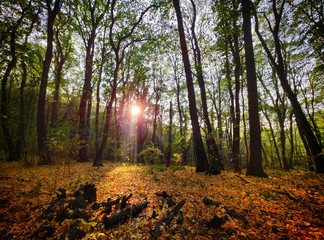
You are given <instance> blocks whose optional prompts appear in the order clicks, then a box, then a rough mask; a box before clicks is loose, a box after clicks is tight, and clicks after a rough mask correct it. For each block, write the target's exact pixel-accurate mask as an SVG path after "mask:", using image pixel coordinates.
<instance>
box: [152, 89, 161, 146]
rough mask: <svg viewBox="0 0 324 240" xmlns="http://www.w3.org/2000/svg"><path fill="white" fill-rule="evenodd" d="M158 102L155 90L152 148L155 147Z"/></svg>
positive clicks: (158, 96)
mask: <svg viewBox="0 0 324 240" xmlns="http://www.w3.org/2000/svg"><path fill="white" fill-rule="evenodd" d="M159 100H160V95H159V93H157V90H155V104H154V120H153V133H152V143H153V146H155V145H156V143H155V142H156V139H155V138H156V127H157V116H158V114H159Z"/></svg>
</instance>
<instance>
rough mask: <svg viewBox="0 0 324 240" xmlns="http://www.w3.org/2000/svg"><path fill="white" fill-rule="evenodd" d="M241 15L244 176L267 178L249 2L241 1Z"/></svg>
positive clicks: (247, 0)
mask: <svg viewBox="0 0 324 240" xmlns="http://www.w3.org/2000/svg"><path fill="white" fill-rule="evenodd" d="M242 15H243V32H244V47H245V64H246V79H247V87H248V103H249V126H250V159H249V163H248V168H247V171H246V175H253V176H256V177H268V176H267V174H266V173H265V172H264V171H263V168H262V153H261V130H260V117H259V106H258V103H259V101H258V90H257V80H256V71H255V62H254V53H253V42H252V34H251V18H250V1H249V0H242Z"/></svg>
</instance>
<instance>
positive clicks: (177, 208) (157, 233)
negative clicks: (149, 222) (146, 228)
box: [151, 199, 186, 238]
mask: <svg viewBox="0 0 324 240" xmlns="http://www.w3.org/2000/svg"><path fill="white" fill-rule="evenodd" d="M185 202H186V199H183V200H182V201H180V202H179V203H178V204H177V205H176V206H175V207H174V208H173V209H172V210H171V211H169V212H167V214H166V215H164V216H163V218H162V219H161V220H160V221H159V222H158V224H157V225H156V226H155V228H154V230H153V231H151V234H152V236H154V237H155V238H159V237H160V236H161V229H160V228H161V225H165V226H169V225H170V223H171V221H172V219H173V218H174V216H175V215H177V213H178V212H179V211H180V209H181V208H182V207H183V205H184V204H185Z"/></svg>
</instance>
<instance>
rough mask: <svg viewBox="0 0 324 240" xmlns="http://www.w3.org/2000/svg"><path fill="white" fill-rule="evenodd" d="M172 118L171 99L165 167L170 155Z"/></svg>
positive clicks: (169, 161) (168, 162)
mask: <svg viewBox="0 0 324 240" xmlns="http://www.w3.org/2000/svg"><path fill="white" fill-rule="evenodd" d="M172 118H173V110H172V101H170V110H169V136H168V152H167V156H166V166H167V167H169V166H170V163H171V157H172Z"/></svg>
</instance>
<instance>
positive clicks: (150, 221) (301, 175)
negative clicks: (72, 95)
mask: <svg viewBox="0 0 324 240" xmlns="http://www.w3.org/2000/svg"><path fill="white" fill-rule="evenodd" d="M0 168H1V172H0V238H1V239H30V238H35V239H38V238H45V237H44V236H47V235H46V234H48V233H47V232H46V229H44V232H42V231H40V230H39V229H40V227H41V226H42V224H44V221H45V220H43V219H41V218H40V216H41V215H42V213H43V211H44V210H45V209H46V208H47V207H48V205H49V203H50V202H51V200H52V199H53V198H54V197H55V195H56V194H55V191H57V190H58V189H59V188H64V189H66V190H67V193H72V192H73V191H75V190H76V189H77V188H78V187H79V186H80V185H81V184H85V183H87V182H88V183H93V184H95V185H96V188H97V201H98V202H104V201H107V199H108V198H111V199H116V198H121V197H123V196H125V195H126V196H128V195H129V194H131V193H132V197H131V198H130V199H129V201H128V202H129V203H131V204H138V203H140V202H142V201H144V200H147V202H148V206H147V208H145V209H144V211H143V212H142V213H141V214H140V215H139V216H138V217H136V218H131V219H129V220H128V221H127V222H124V223H121V224H119V225H118V226H117V227H115V228H113V229H109V230H105V228H104V226H103V223H102V219H103V218H104V217H105V215H104V214H102V212H101V211H100V209H98V211H97V212H94V214H93V217H92V218H91V219H90V220H89V221H85V220H83V219H67V220H65V221H63V222H62V223H57V222H55V221H51V222H49V223H48V222H47V224H50V225H51V226H52V227H53V229H55V232H53V233H51V236H52V237H51V238H53V239H60V237H61V236H64V233H65V232H66V231H68V229H70V228H71V226H73V224H74V223H75V222H76V221H79V223H80V224H79V225H78V228H80V229H82V230H83V231H85V232H86V236H85V237H84V239H153V236H152V235H151V231H152V230H154V228H155V226H156V225H157V224H158V222H159V221H160V220H161V219H162V218H163V216H164V215H165V214H166V213H167V212H168V211H170V210H171V209H172V208H170V206H168V203H167V202H166V201H165V200H164V199H163V198H162V197H161V196H159V194H157V193H162V192H163V191H165V192H166V193H167V194H168V195H170V196H171V197H172V200H173V201H174V202H176V203H178V202H180V201H181V200H183V199H186V202H185V204H184V205H183V207H182V208H181V212H182V215H183V221H182V222H180V221H177V218H175V219H174V220H173V221H172V222H171V224H170V226H163V225H162V226H161V237H160V238H161V239H324V219H323V216H324V207H323V203H324V184H323V183H324V176H323V175H316V174H314V173H310V172H303V171H294V172H289V173H284V172H279V171H268V172H267V173H268V174H269V178H268V179H263V178H255V177H246V176H244V175H240V176H238V175H235V174H234V173H232V172H223V173H222V174H221V175H218V176H209V175H205V174H203V173H195V172H194V169H191V168H186V169H181V170H176V171H173V170H172V169H167V170H165V168H164V167H162V166H156V165H155V166H134V165H125V164H112V163H105V164H104V166H103V167H96V168H93V167H91V163H73V164H71V165H55V166H36V167H24V166H22V165H21V164H19V163H6V162H1V163H0ZM204 197H207V198H209V199H211V200H214V201H217V202H219V203H221V204H222V205H221V206H220V207H216V206H206V205H205V204H204V203H203V199H204ZM226 209H227V210H228V209H231V210H234V211H236V212H237V213H239V214H241V215H243V216H244V217H245V218H246V220H247V223H244V222H242V221H240V220H239V219H235V218H232V217H231V216H229V215H228V212H227V210H226ZM113 212H114V211H113ZM113 212H112V213H113ZM112 213H110V214H112ZM36 231H37V232H36ZM35 232H36V233H37V235H36V236H35ZM51 238H49V239H51Z"/></svg>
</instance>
